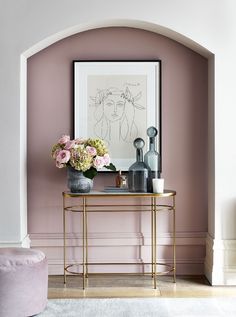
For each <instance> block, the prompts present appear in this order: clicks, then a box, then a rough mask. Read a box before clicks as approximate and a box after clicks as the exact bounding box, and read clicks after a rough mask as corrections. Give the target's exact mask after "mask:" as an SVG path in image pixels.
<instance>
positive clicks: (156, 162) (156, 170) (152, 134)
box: [144, 127, 161, 192]
mask: <svg viewBox="0 0 236 317" xmlns="http://www.w3.org/2000/svg"><path fill="white" fill-rule="evenodd" d="M157 133H158V131H157V129H156V128H155V127H149V128H148V129H147V135H148V136H149V150H148V151H147V153H146V154H145V155H144V162H145V164H146V165H147V166H149V167H150V169H151V175H150V178H149V180H148V191H150V192H152V191H153V188H152V179H153V178H160V177H161V172H160V155H159V153H158V152H157V151H156V146H155V138H156V136H157Z"/></svg>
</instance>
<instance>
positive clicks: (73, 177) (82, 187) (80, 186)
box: [67, 166, 93, 193]
mask: <svg viewBox="0 0 236 317" xmlns="http://www.w3.org/2000/svg"><path fill="white" fill-rule="evenodd" d="M67 185H68V188H69V190H70V192H71V193H89V192H90V191H91V189H92V188H93V180H92V179H90V178H87V177H85V176H84V175H83V172H80V171H77V170H76V169H74V168H73V167H70V166H69V167H68V169H67Z"/></svg>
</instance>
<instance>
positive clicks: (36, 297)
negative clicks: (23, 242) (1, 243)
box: [0, 248, 48, 317]
mask: <svg viewBox="0 0 236 317" xmlns="http://www.w3.org/2000/svg"><path fill="white" fill-rule="evenodd" d="M47 290H48V266H47V259H46V257H45V255H44V254H43V252H41V251H39V250H33V249H27V248H0V316H2V317H26V316H32V315H36V314H39V313H40V312H41V311H43V310H44V308H45V307H46V304H47Z"/></svg>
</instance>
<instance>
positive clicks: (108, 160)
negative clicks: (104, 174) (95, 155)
mask: <svg viewBox="0 0 236 317" xmlns="http://www.w3.org/2000/svg"><path fill="white" fill-rule="evenodd" d="M103 161H104V165H105V166H107V165H110V163H111V159H110V156H109V154H108V153H106V154H104V155H103Z"/></svg>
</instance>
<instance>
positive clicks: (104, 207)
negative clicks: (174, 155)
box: [62, 190, 176, 289]
mask: <svg viewBox="0 0 236 317" xmlns="http://www.w3.org/2000/svg"><path fill="white" fill-rule="evenodd" d="M62 196H63V240H64V245H63V246H64V248H63V257H64V284H66V275H67V273H70V274H77V275H81V276H82V278H83V289H85V281H86V278H88V267H89V265H93V264H104V265H105V264H120V263H89V262H88V220H87V213H90V212H122V213H125V212H131V211H133V212H136V211H137V212H140V211H142V212H149V213H150V219H151V228H150V231H151V262H150V263H136V264H142V265H143V264H150V265H151V272H148V273H142V274H150V275H151V276H152V278H153V286H154V289H156V287H157V276H158V275H164V274H168V273H170V272H173V281H174V283H175V282H176V250H175V249H176V242H175V196H176V191H174V190H165V191H164V193H162V194H156V193H131V192H115V193H113V192H112V193H111V192H109V193H107V192H96V191H92V192H90V193H71V192H63V193H62ZM131 197H132V198H133V197H136V198H142V199H143V201H144V202H145V204H141V205H140V204H129V203H127V204H126V203H124V201H126V200H127V199H128V198H131ZM168 197H170V199H171V203H168V204H163V203H162V202H161V203H160V202H159V199H160V198H168ZM91 198H96V202H98V203H96V204H93V203H91ZM108 198H110V200H111V199H112V202H113V201H114V203H112V204H111V203H109V204H106V200H107V199H108ZM115 198H122V203H121V204H119V201H120V200H119V199H115ZM68 200H69V202H70V204H69V205H68ZM162 201H163V200H162ZM71 202H73V203H71ZM119 208H122V209H119ZM132 208H135V209H132ZM160 211H167V212H172V215H173V235H172V246H173V263H171V264H163V263H158V262H157V233H156V224H157V214H158V213H159V212H160ZM69 212H73V213H82V223H83V226H82V227H83V229H82V237H83V239H82V240H83V243H82V250H83V251H82V253H83V255H82V263H78V264H68V263H67V260H66V221H67V219H66V218H67V214H68V213H69ZM122 264H126V263H122ZM127 264H128V263H127ZM74 265H82V269H83V271H82V273H78V272H73V271H71V268H72V266H74ZM157 265H165V266H166V267H167V268H168V269H167V270H166V271H164V272H157Z"/></svg>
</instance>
